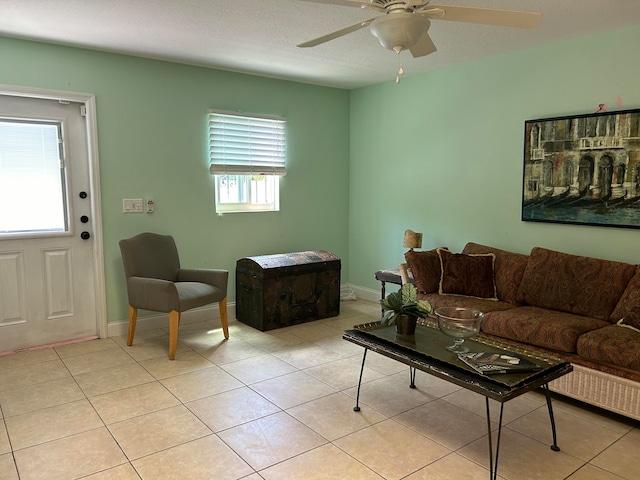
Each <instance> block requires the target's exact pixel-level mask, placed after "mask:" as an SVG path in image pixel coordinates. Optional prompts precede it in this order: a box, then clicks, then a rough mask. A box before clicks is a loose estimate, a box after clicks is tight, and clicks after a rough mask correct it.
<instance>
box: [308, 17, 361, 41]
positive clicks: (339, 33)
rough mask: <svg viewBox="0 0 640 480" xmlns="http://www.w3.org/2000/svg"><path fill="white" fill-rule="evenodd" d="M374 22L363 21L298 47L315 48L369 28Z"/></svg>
mask: <svg viewBox="0 0 640 480" xmlns="http://www.w3.org/2000/svg"><path fill="white" fill-rule="evenodd" d="M373 20H374V19H373V18H371V19H369V20H363V21H362V22H358V23H356V24H354V25H351V26H349V27H345V28H343V29H340V30H336V31H335V32H333V33H329V34H327V35H323V36H322V37H318V38H315V39H313V40H309V41H308V42H304V43H301V44H299V45H298V47H300V48H307V47H315V46H316V45H320V44H321V43H325V42H328V41H329V40H333V39H335V38H338V37H342V36H343V35H346V34H348V33H352V32H355V31H357V30H360V29H361V28H364V27H366V26H368V25H369V24H370V23H371V22H373Z"/></svg>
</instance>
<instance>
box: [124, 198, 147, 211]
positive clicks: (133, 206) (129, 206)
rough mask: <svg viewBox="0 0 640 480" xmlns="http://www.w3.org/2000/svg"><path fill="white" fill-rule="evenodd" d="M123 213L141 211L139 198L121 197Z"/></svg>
mask: <svg viewBox="0 0 640 480" xmlns="http://www.w3.org/2000/svg"><path fill="white" fill-rule="evenodd" d="M122 212H123V213H142V199H141V198H124V199H122Z"/></svg>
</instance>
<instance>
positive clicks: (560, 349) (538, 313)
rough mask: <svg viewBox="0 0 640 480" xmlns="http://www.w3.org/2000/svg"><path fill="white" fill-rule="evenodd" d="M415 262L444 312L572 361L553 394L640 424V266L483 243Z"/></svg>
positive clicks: (411, 255)
mask: <svg viewBox="0 0 640 480" xmlns="http://www.w3.org/2000/svg"><path fill="white" fill-rule="evenodd" d="M405 259H406V262H407V263H406V265H407V266H408V267H409V269H410V270H411V272H412V275H413V278H414V282H415V284H416V287H417V288H418V292H419V295H420V297H421V298H423V299H426V300H428V301H429V302H431V304H432V305H433V307H434V308H437V307H440V306H464V307H472V308H477V309H479V310H481V311H482V312H484V314H485V317H484V320H483V323H482V332H483V334H484V335H489V336H493V337H499V338H501V339H507V340H509V341H512V342H515V343H517V344H521V345H525V346H527V347H528V348H531V349H537V350H542V351H546V352H549V353H551V354H553V355H555V356H558V357H561V358H565V359H567V360H569V361H570V362H571V363H572V365H573V366H574V371H573V372H572V373H571V374H569V375H566V376H565V377H562V378H560V379H558V380H555V381H554V382H552V384H551V385H550V388H551V390H553V391H556V392H558V393H561V394H564V395H567V396H570V397H573V398H576V399H578V400H581V401H584V402H587V403H590V404H593V405H596V406H598V407H602V408H605V409H608V410H610V411H613V412H616V413H619V414H622V415H625V416H628V417H631V418H635V419H639V420H640V266H637V265H631V264H627V263H622V262H615V261H610V260H603V259H597V258H592V257H583V256H578V255H570V254H567V253H561V252H556V251H553V250H548V249H545V248H539V247H535V248H533V250H531V253H530V254H529V255H525V254H520V253H513V252H508V251H505V250H500V249H497V248H493V247H489V246H486V245H479V244H476V243H468V244H467V245H466V246H465V247H464V249H463V251H462V252H461V253H457V254H456V253H452V252H450V251H448V250H447V249H442V248H441V249H435V250H430V251H419V252H416V251H409V252H407V253H406V254H405Z"/></svg>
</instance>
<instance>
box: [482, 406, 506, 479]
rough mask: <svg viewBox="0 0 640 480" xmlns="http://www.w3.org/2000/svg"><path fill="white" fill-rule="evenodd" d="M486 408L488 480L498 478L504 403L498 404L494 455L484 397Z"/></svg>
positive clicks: (489, 421) (489, 419)
mask: <svg viewBox="0 0 640 480" xmlns="http://www.w3.org/2000/svg"><path fill="white" fill-rule="evenodd" d="M484 400H485V405H486V407H487V433H488V435H487V436H488V437H489V480H496V479H497V478H498V456H499V454H500V437H501V436H502V414H503V412H504V403H500V418H499V420H498V437H497V438H496V454H495V457H494V455H493V442H492V441H491V440H492V439H491V412H490V410H489V397H484Z"/></svg>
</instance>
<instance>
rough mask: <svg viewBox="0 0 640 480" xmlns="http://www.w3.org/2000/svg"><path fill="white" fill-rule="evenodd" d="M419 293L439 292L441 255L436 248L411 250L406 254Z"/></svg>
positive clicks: (405, 257)
mask: <svg viewBox="0 0 640 480" xmlns="http://www.w3.org/2000/svg"><path fill="white" fill-rule="evenodd" d="M404 259H405V260H406V261H407V266H408V267H409V269H410V270H411V274H412V275H413V281H414V283H415V285H416V288H417V289H418V293H431V292H437V291H438V288H439V287H440V277H441V270H440V257H439V256H438V252H437V251H436V249H435V248H434V249H433V250H427V251H423V252H416V251H414V250H409V251H408V252H406V253H405V254H404Z"/></svg>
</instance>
